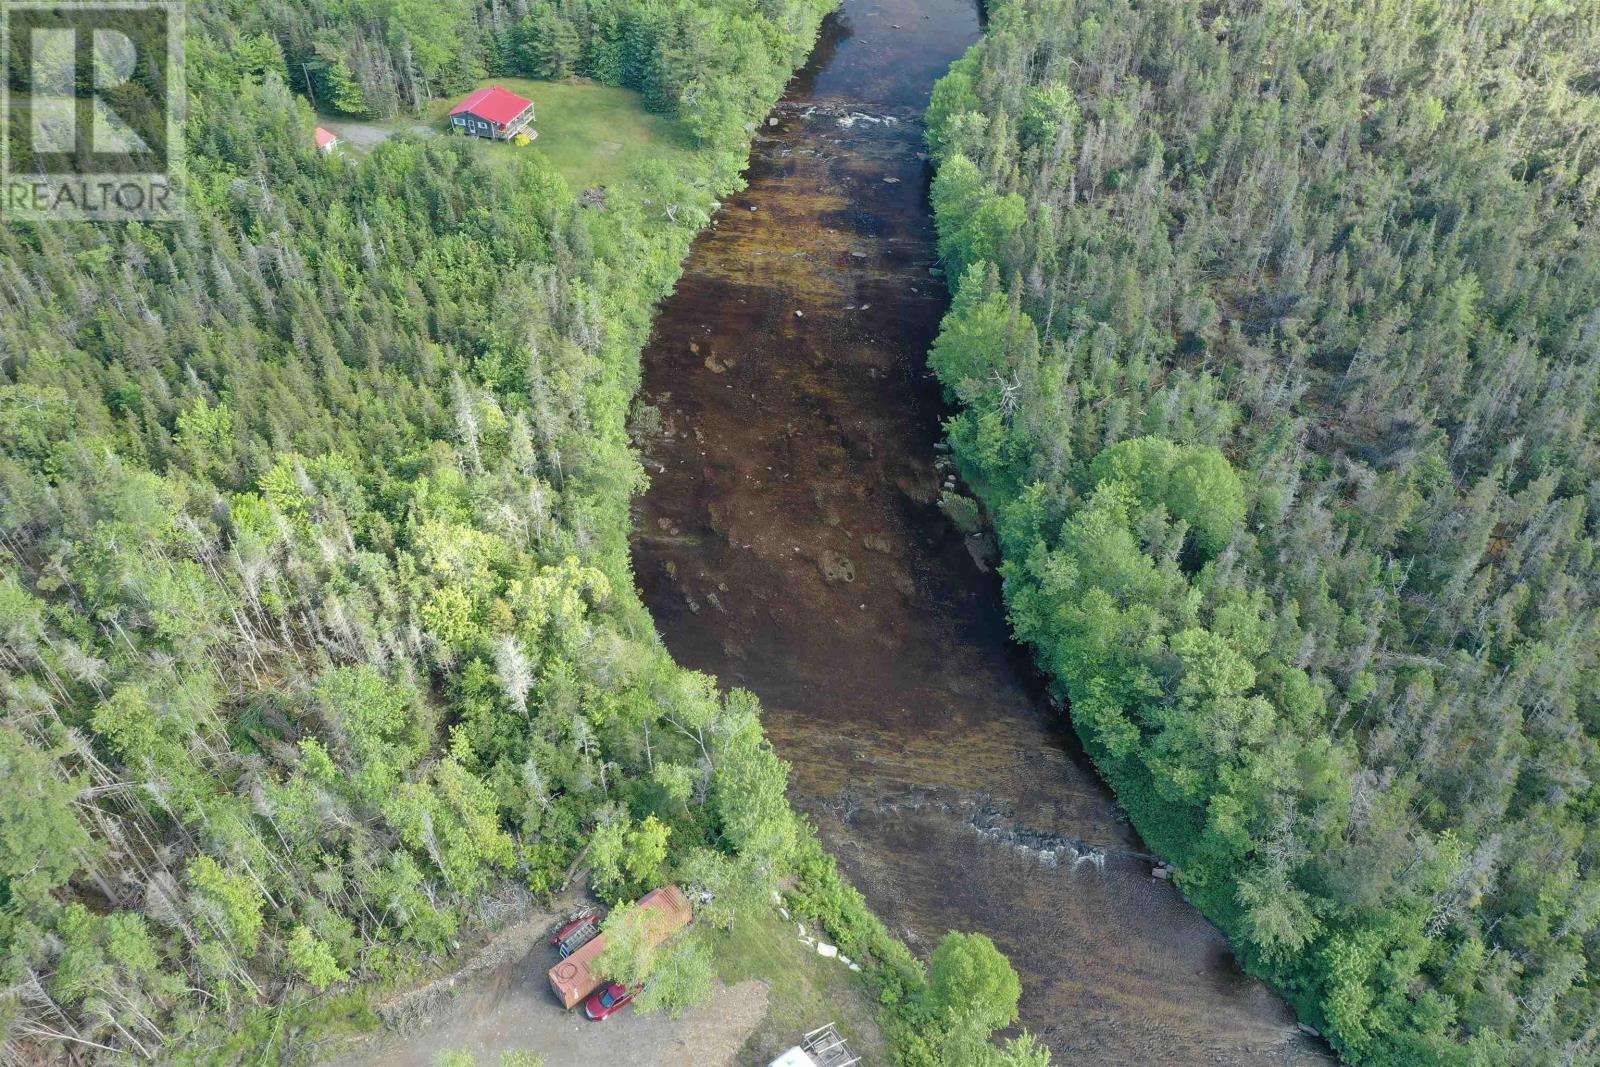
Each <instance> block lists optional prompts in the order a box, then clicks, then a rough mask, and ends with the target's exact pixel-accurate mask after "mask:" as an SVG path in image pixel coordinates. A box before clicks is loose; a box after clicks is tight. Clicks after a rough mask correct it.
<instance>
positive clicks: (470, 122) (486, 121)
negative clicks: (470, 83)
mask: <svg viewBox="0 0 1600 1067" xmlns="http://www.w3.org/2000/svg"><path fill="white" fill-rule="evenodd" d="M532 124H533V101H532V100H529V99H528V98H526V97H522V96H518V95H517V94H516V93H514V92H512V91H511V90H509V89H502V88H500V86H498V85H490V86H488V87H486V88H483V89H479V90H478V91H477V92H475V93H473V94H472V95H471V96H469V97H467V98H466V99H465V100H463V101H461V103H459V104H457V105H456V106H455V107H454V108H453V109H451V111H450V127H451V129H453V130H454V131H455V132H456V133H470V134H472V135H473V136H474V137H487V138H489V139H490V140H491V141H509V140H511V138H513V137H515V136H516V135H517V134H519V133H525V134H527V135H528V136H529V137H537V136H538V134H536V133H535V132H534V131H533V130H531V129H529V128H528V127H530V126H531V125H532Z"/></svg>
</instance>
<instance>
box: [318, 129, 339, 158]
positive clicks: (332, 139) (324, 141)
mask: <svg viewBox="0 0 1600 1067" xmlns="http://www.w3.org/2000/svg"><path fill="white" fill-rule="evenodd" d="M316 138H317V151H318V152H332V151H333V149H334V146H335V145H337V144H338V143H339V135H338V134H336V133H334V132H333V131H332V130H325V129H323V128H322V127H321V126H318V127H317V132H316Z"/></svg>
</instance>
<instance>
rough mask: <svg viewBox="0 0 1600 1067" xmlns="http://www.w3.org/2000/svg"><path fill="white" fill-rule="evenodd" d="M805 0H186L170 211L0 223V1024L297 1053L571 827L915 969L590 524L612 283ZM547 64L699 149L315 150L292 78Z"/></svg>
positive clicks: (616, 482)
mask: <svg viewBox="0 0 1600 1067" xmlns="http://www.w3.org/2000/svg"><path fill="white" fill-rule="evenodd" d="M823 10H824V6H823V5H822V4H820V3H817V2H815V0H793V2H787V3H767V4H759V5H748V4H745V3H743V2H741V0H684V2H681V3H675V4H670V5H662V4H636V3H627V2H619V3H614V4H608V5H604V6H600V5H597V6H595V7H593V8H586V9H584V10H583V12H582V17H583V18H585V19H587V20H589V21H588V22H587V23H585V34H586V36H585V38H584V39H585V40H586V41H587V43H588V45H589V46H591V47H592V48H595V49H598V50H599V51H600V52H602V53H603V54H602V55H583V56H576V55H574V56H571V57H566V58H562V57H557V59H551V58H550V57H549V56H545V57H544V58H540V59H535V58H532V57H531V56H529V55H527V54H526V51H527V46H526V44H525V41H526V40H527V39H528V37H529V35H530V32H531V31H530V30H529V27H530V26H531V25H533V24H535V23H538V21H539V20H540V19H542V18H545V17H547V15H548V12H545V11H544V9H542V8H541V9H540V10H539V11H538V12H534V13H528V12H527V11H526V10H524V12H523V17H521V18H519V19H516V20H512V19H511V18H510V17H509V16H507V15H506V14H505V12H504V11H503V10H501V8H500V7H499V6H498V5H496V6H494V7H493V8H492V9H490V8H485V9H484V11H483V12H480V11H479V10H478V6H477V5H466V4H455V5H438V4H422V3H401V2H394V3H381V2H379V3H371V4H368V3H351V4H345V5H341V4H312V3H304V4H291V3H279V4H268V5H257V4H254V3H244V2H231V0H213V2H208V3H206V4H203V5H197V6H195V7H194V8H193V9H192V10H191V13H190V36H189V40H188V42H187V46H188V47H187V53H188V54H187V72H188V81H189V89H190V94H191V98H192V101H191V107H190V112H189V116H188V125H187V141H188V146H187V147H188V167H187V187H186V193H187V205H188V211H187V214H186V217H185V218H184V220H183V221H181V222H179V223H176V224H170V225H168V224H160V225H157V224H152V225H139V224H129V225H126V226H118V227H92V226H88V225H81V224H79V225H70V226H69V225H60V224H54V225H44V224H40V225H24V224H16V225H8V226H5V227H3V228H0V292H3V294H4V299H3V301H0V545H3V548H4V551H3V554H0V694H3V696H0V701H3V707H4V713H3V717H0V781H3V783H4V787H3V794H4V795H3V803H0V961H3V962H0V990H3V993H0V1061H3V1062H7V1063H14V1062H30V1063H31V1062H37V1061H38V1058H39V1057H40V1056H50V1057H72V1058H74V1059H75V1060H76V1061H79V1062H81V1061H83V1060H84V1059H88V1060H94V1059H99V1058H109V1059H112V1060H115V1061H116V1062H126V1061H128V1060H129V1059H133V1060H146V1061H152V1060H159V1061H161V1062H167V1063H175V1062H205V1063H229V1062H239V1061H240V1060H241V1058H243V1057H245V1056H248V1057H250V1059H251V1062H262V1061H263V1059H264V1057H265V1056H267V1055H269V1054H270V1055H273V1056H275V1057H276V1056H279V1055H282V1056H285V1057H289V1056H293V1055H303V1054H304V1051H305V1047H306V1046H305V1045H304V1044H303V1043H300V1044H297V1043H296V1041H295V1035H296V1034H297V1033H299V1032H301V1031H306V1032H308V1033H314V1032H315V1029H316V1027H317V1026H319V1025H322V1024H328V1025H332V1024H335V1023H346V1022H355V1023H363V1021H364V1023H363V1024H364V1025H370V1023H371V1015H370V1011H369V1010H368V1001H367V1000H366V990H367V989H368V988H370V987H375V986H381V985H383V984H384V983H403V982H404V981H405V980H406V979H407V977H408V976H411V975H415V974H417V973H419V968H421V967H422V966H423V965H424V964H435V963H437V962H438V961H441V960H445V959H447V958H448V957H449V956H450V954H451V953H452V952H453V951H454V950H456V949H457V948H458V947H459V946H460V945H461V944H462V942H463V940H464V939H466V938H467V937H468V936H469V935H470V934H471V933H472V931H474V930H477V929H481V928H483V927H485V926H488V925H492V924H494V923H495V922H497V921H501V920H502V919H503V917H504V916H507V915H514V914H516V913H517V910H518V908H519V907H524V906H525V904H526V901H528V900H529V899H532V898H535V897H538V896H540V895H542V894H546V893H548V892H550V891H551V890H553V889H554V888H555V887H557V886H558V885H560V884H561V883H563V882H564V881H565V880H566V879H567V878H568V877H569V876H570V875H571V873H572V871H573V869H574V868H575V867H576V866H578V864H579V863H580V861H581V862H582V863H583V864H584V865H585V867H586V869H587V870H588V872H589V877H590V878H591V880H592V884H593V887H594V889H595V891H596V892H598V893H599V894H600V895H601V896H602V897H604V898H606V899H608V900H620V899H623V898H627V897H631V896H634V895H636V894H637V893H639V892H640V891H642V890H643V889H644V888H647V887H649V886H651V885H653V884H658V883H659V882H660V881H661V880H663V879H665V878H667V877H672V878H676V879H679V880H681V881H683V882H684V884H686V885H691V886H693V887H695V888H696V889H697V890H700V891H704V892H709V893H712V894H714V895H715V899H716V901H717V908H715V909H713V913H712V914H711V915H710V916H708V918H709V920H710V922H711V923H712V924H713V925H715V924H716V923H718V922H721V921H722V918H721V917H725V916H726V915H727V914H729V913H731V912H732V911H733V910H735V909H737V908H739V907H742V906H747V905H749V904H750V902H751V901H757V902H760V903H762V904H763V906H764V907H768V908H770V901H769V900H768V899H767V898H768V896H769V893H770V889H771V887H772V885H773V883H774V879H775V878H776V877H777V876H778V874H779V873H781V872H787V871H790V870H793V869H796V868H797V867H799V866H802V865H803V866H804V867H805V869H806V870H807V871H808V872H810V874H809V877H808V879H807V880H806V881H805V883H804V885H805V887H806V892H807V893H809V894H810V898H809V901H810V902H809V904H808V905H807V908H808V910H807V911H806V915H807V917H808V919H814V920H831V921H832V922H834V923H835V924H836V925H839V926H840V927H841V929H842V930H843V932H844V935H845V936H851V931H852V930H854V931H855V934H854V935H853V940H851V941H850V942H849V944H850V946H851V947H852V948H854V949H855V950H856V951H858V953H859V955H860V957H861V959H862V960H863V961H868V962H870V961H873V960H874V959H875V957H874V956H873V949H874V944H873V943H871V942H873V941H874V939H876V942H878V944H877V946H876V947H877V948H878V951H879V954H880V956H882V957H886V958H888V959H889V960H890V961H891V962H892V963H893V965H894V966H893V967H892V968H890V967H883V968H880V967H879V966H877V965H874V967H873V969H872V970H871V971H870V972H869V974H870V975H874V976H877V975H879V974H880V973H881V974H884V975H891V974H892V975H893V976H894V981H895V989H896V990H905V989H907V988H913V989H920V986H921V982H922V971H921V967H920V965H919V964H917V963H915V961H913V960H912V959H911V957H910V955H909V953H908V952H906V950H905V949H904V947H903V946H901V945H899V944H898V943H895V942H892V941H891V939H889V937H888V935H887V933H886V932H885V931H883V929H882V927H881V925H877V924H875V921H874V920H872V919H871V917H870V915H869V914H868V913H866V911H865V908H864V905H863V904H862V903H861V900H860V897H859V895H855V894H854V892H853V890H849V888H848V887H847V886H845V885H843V883H842V881H841V880H840V879H839V877H838V875H837V873H836V871H835V870H834V868H833V867H832V864H831V861H830V860H828V859H827V857H825V856H824V855H822V854H821V852H820V850H819V849H818V848H817V846H816V844H815V841H814V839H813V838H812V837H811V835H810V831H809V829H808V828H807V827H805V826H804V825H803V824H802V823H800V822H799V821H798V820H797V819H796V818H795V817H794V816H793V815H792V813H791V812H790V810H789V808H788V805H787V801H786V799H785V795H784V788H785V781H786V768H785V766H784V764H783V763H782V762H781V761H780V760H779V759H778V758H777V756H776V755H775V754H774V753H773V751H772V749H771V748H770V746H769V745H768V744H767V743H766V741H765V739H764V737H763V735H762V730H761V725H760V720H759V717H758V713H759V709H758V708H757V706H756V704H755V701H754V699H753V698H752V697H750V696H749V695H748V694H746V693H741V692H733V693H720V692H718V691H717V690H716V688H715V686H714V684H713V682H712V680H711V679H709V678H707V677H705V676H703V675H698V674H694V673H691V672H687V671H683V670H680V669H678V668H677V667H676V666H674V665H673V664H672V663H671V662H670V660H669V659H668V657H667V656H666V654H665V652H664V651H663V650H662V649H661V647H660V645H659V642H658V640H657V639H656V637H655V635H654V632H653V630H652V627H651V623H650V620H649V618H648V615H647V614H646V613H645V612H644V610H643V608H642V607H641V606H640V604H639V602H638V600H637V598H636V596H635V594H634V590H633V582H632V575H631V573H630V571H629V564H628V554H627V533H628V522H629V513H628V508H629V500H630V497H631V496H632V494H633V493H634V492H635V491H636V490H637V489H638V488H639V486H640V485H641V484H642V472H641V469H640V466H639V463H638V461H637V459H636V458H635V455H634V453H633V451H632V449H631V446H630V442H629V439H628V436H627V428H626V420H627V415H628V411H629V405H630V402H631V398H632V395H633V392H634V390H635V388H636V385H637V381H638V376H639V368H638V354H639V349H640V346H641V345H642V344H643V341H644V339H645V337H646V335H647V332H648V328H649V319H650V312H651V307H652V305H653V303H654V301H655V300H657V299H658V298H659V297H660V296H661V295H662V294H664V293H665V292H666V291H667V290H668V289H669V288H670V286H671V284H672V283H673V281H674V280H675V278H676V276H677V272H678V270H679V265H680V262H681V260H682V258H683V255H684V254H685V252H686V250H687V248H688V243H689V241H690V239H691V238H692V237H693V235H694V234H695V233H696V232H697V231H698V229H699V228H700V227H701V226H703V225H704V224H705V222H706V221H707V219H708V218H709V215H710V212H711V211H712V210H714V208H715V206H716V201H717V198H718V197H720V196H723V195H726V194H727V193H728V192H730V191H731V190H732V189H734V188H735V187H736V185H737V182H738V177H737V176H738V173H739V171H740V170H741V168H742V167H743V164H744V159H745V154H746V151H747V142H746V136H747V135H746V132H745V124H746V123H753V122H754V121H755V120H756V119H757V118H758V117H759V116H760V115H761V114H763V113H764V112H765V111H766V109H767V108H768V107H769V106H770V104H771V102H772V101H773V100H774V99H775V98H776V96H777V94H778V92H779V91H780V90H781V88H782V86H783V84H784V83H785V81H786V80H787V78H788V76H789V72H790V70H791V69H792V68H793V67H794V66H795V65H796V64H798V62H799V61H800V60H801V59H802V58H803V57H804V55H805V53H806V52H807V51H808V49H809V48H810V45H811V41H812V39H813V37H814V35H815V32H816V28H817V25H818V23H819V20H820V18H821V16H822V14H823ZM480 15H481V17H480ZM535 36H537V35H535ZM539 39H541V40H542V39H543V38H539ZM560 39H562V40H564V39H565V38H560ZM334 42H339V44H338V47H335V45H334ZM425 42H426V43H425ZM564 55H565V54H564V53H563V56H564ZM568 59H570V60H571V62H572V63H574V64H576V65H577V66H578V67H579V68H580V69H581V70H582V71H584V72H587V73H592V74H595V75H596V76H597V77H600V78H603V79H609V80H611V81H613V82H614V83H617V84H623V85H627V86H630V87H634V88H641V89H642V90H643V91H644V92H646V94H647V95H649V97H650V102H651V105H652V106H654V107H655V108H657V109H658V110H661V111H664V112H667V113H669V114H677V113H679V112H682V113H683V114H685V115H687V116H691V117H692V120H693V122H694V123H696V125H695V126H694V130H693V132H694V135H695V137H696V139H697V141H698V143H699V150H698V151H697V152H696V153H694V154H693V155H692V157H686V158H688V159H689V162H687V163H684V164H681V165H680V166H678V167H677V169H674V168H672V167H668V166H666V165H665V164H661V165H655V166H646V167H643V168H641V172H640V173H638V174H636V175H633V176H632V178H631V180H630V182H628V183H626V184H623V185H619V186H618V187H617V188H616V189H613V190H612V191H611V195H610V196H609V197H608V199H607V203H606V205H605V209H604V210H603V211H596V210H587V209H585V208H583V207H580V205H579V204H578V202H577V200H576V198H575V197H574V195H573V191H572V190H570V189H568V188H566V186H565V185H564V184H563V182H562V180H561V179H560V178H559V177H558V176H556V175H555V174H554V172H552V171H551V170H549V168H548V167H547V166H546V165H545V164H543V163H542V162H541V161H540V160H539V159H538V158H537V157H536V156H532V155H521V156H518V157H516V159H515V162H514V164H513V165H509V166H508V165H495V166H490V165H488V164H486V163H485V162H484V157H483V154H482V153H481V152H480V151H479V148H478V146H474V145H469V144H464V143H462V142H460V141H456V140H449V139H430V140H424V139H418V138H409V139H408V138H398V139H395V140H392V141H390V142H388V143H386V144H384V145H382V146H380V147H379V148H377V149H375V150H374V151H373V152H372V153H371V154H370V156H367V157H365V158H357V157H346V156H340V155H335V156H333V157H328V158H324V157H322V156H320V155H318V154H317V153H316V152H315V151H314V149H313V147H312V144H313V142H312V139H311V129H312V125H313V118H312V113H311V109H310V107H309V106H308V102H307V99H306V97H304V96H302V95H300V94H299V93H298V92H297V91H296V90H307V89H309V90H310V91H312V92H314V93H316V94H318V95H320V96H323V97H324V98H326V97H328V96H335V97H336V99H335V100H334V101H332V104H333V106H336V107H338V108H341V109H345V110H348V111H351V112H360V113H374V114H376V113H382V112H384V111H385V110H393V109H397V108H400V107H403V106H411V104H412V103H414V102H415V101H416V99H417V98H418V94H423V93H439V92H445V91H449V90H451V89H454V88H457V87H459V86H460V85H461V84H463V83H464V81H465V80H466V79H470V78H471V77H474V76H481V75H482V74H483V73H484V72H485V71H495V70H511V71H523V70H527V69H529V68H530V67H532V68H533V69H534V70H535V71H536V72H539V73H545V72H552V71H550V68H549V66H548V64H549V63H552V62H557V61H558V60H559V62H562V63H565V62H567V61H568ZM691 60H692V62H691ZM691 68H692V69H693V70H695V71H703V70H718V71H721V72H723V74H725V75H727V77H726V78H721V77H719V78H718V79H715V80H711V81H703V80H697V79H694V78H690V79H685V78H684V76H683V72H684V71H685V70H688V69H691ZM563 69H565V68H563ZM553 73H560V72H559V71H554V72H553ZM297 78H298V79H301V80H300V81H297ZM308 78H309V79H310V82H311V84H310V85H307V84H306V83H305V81H304V79H308ZM486 310H488V311H490V312H492V313H491V314H485V313H484V312H485V311H486ZM989 953H990V954H991V955H992V956H995V957H998V954H997V953H994V952H993V949H992V946H990V947H989ZM679 956H680V958H677V959H674V960H671V961H667V964H665V965H664V966H670V967H671V968H674V969H675V970H676V972H677V973H681V974H684V975H687V977H686V978H685V979H684V980H683V981H681V982H678V983H676V984H674V983H671V982H663V983H660V984H659V987H655V986H653V987H652V988H653V989H657V988H658V990H659V992H658V996H657V999H658V1000H661V1001H663V1004H662V1005H661V1006H663V1007H666V1008H668V1009H671V1008H673V1007H675V1005H673V1004H671V1003H666V1002H667V1001H669V1000H670V999H671V994H674V993H677V994H680V995H681V994H683V992H684V990H685V989H687V990H689V991H690V992H693V991H694V990H695V989H697V988H699V987H700V986H702V985H703V984H704V982H705V979H704V966H703V947H702V946H698V945H697V944H696V943H694V942H689V943H687V944H686V945H685V947H684V948H683V950H682V952H681V953H680V954H679ZM998 966H1000V967H1001V968H1004V961H1003V959H1002V960H999V964H998ZM1012 977H1013V981H1014V975H1013V976H1012ZM887 980H888V979H887V978H882V979H879V981H880V984H882V982H885V981H887ZM324 993H326V994H327V995H323V994H324ZM888 999H890V1000H893V999H894V997H893V995H890V996H889V997H888ZM908 1002H909V1001H908ZM1014 1012H1015V1007H1014V998H1013V1006H1012V1015H1013V1016H1014ZM1009 1021H1010V1019H1009V1018H1005V1019H1003V1020H1001V1021H999V1022H997V1023H996V1025H1003V1024H1004V1023H1005V1022H1009ZM987 1033H988V1031H987V1030H985V1031H984V1035H985V1036H986V1035H987ZM313 1047H314V1046H313ZM285 1062H287V1059H285Z"/></svg>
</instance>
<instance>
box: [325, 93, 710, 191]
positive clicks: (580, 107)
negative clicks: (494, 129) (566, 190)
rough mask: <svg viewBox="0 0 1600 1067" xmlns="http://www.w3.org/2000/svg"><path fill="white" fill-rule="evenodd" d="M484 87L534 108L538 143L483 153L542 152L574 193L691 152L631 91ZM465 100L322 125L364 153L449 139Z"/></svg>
mask: <svg viewBox="0 0 1600 1067" xmlns="http://www.w3.org/2000/svg"><path fill="white" fill-rule="evenodd" d="M484 85H498V86H501V87H502V88H505V89H509V90H511V91H512V92H514V93H517V94H519V95H521V96H525V97H527V98H528V99H530V100H532V101H533V106H534V114H535V115H537V116H538V118H537V119H536V121H535V122H534V124H533V128H534V129H535V130H537V131H538V132H539V137H538V139H537V140H536V141H534V143H533V144H532V145H531V146H529V147H518V146H516V145H513V144H504V143H499V142H495V143H490V142H482V147H483V150H484V151H485V152H486V153H487V154H488V155H489V157H490V158H494V157H503V158H508V159H509V158H512V153H517V152H538V153H540V154H541V155H543V156H544V157H545V159H547V160H549V161H550V164H551V166H553V167H554V168H555V169H556V171H557V172H558V173H559V174H560V175H561V176H562V177H563V178H565V179H566V180H567V184H568V185H569V186H571V187H572V189H573V191H574V192H581V191H583V190H584V189H588V188H590V187H592V186H597V185H615V184H618V183H619V182H621V181H623V180H625V179H626V178H627V176H628V173H629V171H630V170H631V169H632V167H633V165H634V163H635V162H637V161H639V160H641V159H663V160H665V161H666V162H668V163H677V162H679V161H680V160H681V159H686V158H687V157H688V156H690V155H691V154H692V152H693V148H692V146H691V144H690V142H689V138H688V134H687V133H685V132H684V130H683V127H682V126H681V125H680V124H679V123H678V122H676V121H675V120H673V119H669V118H667V117H666V116H664V115H655V114H651V113H650V112H648V111H646V110H645V109H644V105H643V104H642V103H641V102H640V97H639V94H638V93H636V92H634V91H633V90H631V89H618V88H615V87H613V86H610V85H601V84H599V83H598V82H592V81H587V80H585V79H577V78H575V79H572V80H570V81H561V82H544V81H530V80H528V79H526V78H490V79H489V80H487V81H484V82H482V83H480V85H479V88H481V87H482V86H484ZM466 95H467V94H465V93H463V94H460V95H458V96H452V97H448V98H446V99H442V100H435V101H434V102H433V103H432V104H430V105H429V107H428V112H427V114H425V115H423V116H420V117H418V116H413V115H402V116H401V117H399V118H396V119H389V120H386V121H383V122H362V121H356V120H345V119H340V118H337V117H334V116H324V117H322V118H320V119H319V121H320V122H321V123H322V124H323V125H324V126H327V127H329V128H330V129H333V130H334V132H336V133H339V134H340V136H342V137H344V138H345V140H346V144H348V145H350V146H351V147H354V148H357V149H363V150H365V149H370V148H372V147H373V145H375V144H376V143H377V142H378V141H381V140H383V139H384V138H386V137H389V136H392V135H394V134H396V133H405V132H411V131H419V128H425V129H427V130H432V131H436V132H439V133H446V132H448V131H449V129H450V120H449V117H448V116H449V114H450V109H451V108H453V107H455V106H456V105H457V104H459V103H460V102H461V101H462V100H464V99H466Z"/></svg>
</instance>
